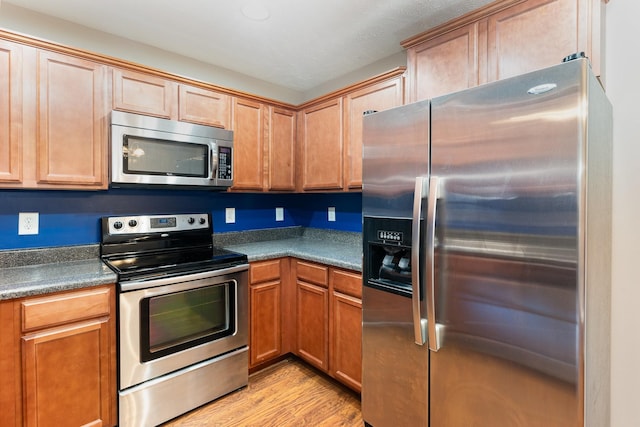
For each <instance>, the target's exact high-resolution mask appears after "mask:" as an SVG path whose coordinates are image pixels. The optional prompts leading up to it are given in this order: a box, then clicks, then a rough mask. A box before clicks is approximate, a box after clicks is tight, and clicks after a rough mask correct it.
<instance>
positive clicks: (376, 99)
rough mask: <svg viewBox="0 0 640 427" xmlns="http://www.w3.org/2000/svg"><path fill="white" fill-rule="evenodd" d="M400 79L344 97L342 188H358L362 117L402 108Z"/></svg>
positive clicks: (401, 82)
mask: <svg viewBox="0 0 640 427" xmlns="http://www.w3.org/2000/svg"><path fill="white" fill-rule="evenodd" d="M403 99H404V77H403V76H402V75H398V76H396V77H394V78H393V79H391V80H388V81H383V82H380V83H376V84H374V85H372V86H368V87H365V88H363V89H359V90H356V91H354V92H352V93H349V94H347V95H346V96H345V99H344V103H345V104H344V112H345V121H344V123H345V125H344V129H345V138H344V141H345V155H344V162H345V173H344V176H345V185H344V187H345V189H352V188H355V189H358V188H362V116H363V113H364V112H365V111H367V110H375V111H382V110H387V109H389V108H393V107H397V106H400V105H402V103H403Z"/></svg>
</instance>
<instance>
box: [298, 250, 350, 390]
mask: <svg viewBox="0 0 640 427" xmlns="http://www.w3.org/2000/svg"><path fill="white" fill-rule="evenodd" d="M293 273H294V276H295V280H296V326H297V333H296V347H295V353H296V354H297V355H298V356H299V357H301V358H302V359H303V360H305V361H307V362H309V363H310V364H312V365H313V366H315V367H317V368H319V369H321V370H323V371H325V372H327V373H328V374H330V375H331V376H332V377H334V378H335V379H337V380H339V381H340V382H342V383H343V384H345V385H347V386H349V387H350V388H352V389H353V390H355V391H358V392H360V389H361V381H362V373H361V370H362V346H361V341H362V300H361V298H362V276H361V275H360V274H359V273H356V272H352V271H347V270H342V269H338V268H334V267H329V266H326V265H322V264H316V263H310V262H306V261H300V260H295V261H294V269H293Z"/></svg>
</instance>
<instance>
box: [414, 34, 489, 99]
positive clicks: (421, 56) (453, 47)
mask: <svg viewBox="0 0 640 427" xmlns="http://www.w3.org/2000/svg"><path fill="white" fill-rule="evenodd" d="M479 29H486V25H479V24H478V23H473V24H471V25H467V26H465V27H462V28H459V29H457V30H455V31H451V32H448V33H445V34H443V35H441V36H438V37H435V38H433V39H431V40H428V41H426V42H424V43H421V44H420V45H418V46H414V47H412V48H410V49H408V50H407V64H408V69H407V74H408V81H409V85H408V86H409V87H408V88H407V89H408V98H409V102H416V101H420V100H423V99H429V98H433V97H436V96H438V95H443V94H446V93H450V92H455V91H458V90H462V89H467V88H469V87H473V86H477V85H478V83H479V73H478V70H479V67H478V65H479V64H478V62H479V60H480V55H479V53H478V39H479V34H478V33H479ZM481 36H484V37H483V38H484V39H485V40H486V31H484V32H483V33H482V35H481Z"/></svg>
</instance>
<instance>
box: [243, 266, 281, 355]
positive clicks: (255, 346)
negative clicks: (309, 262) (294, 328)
mask: <svg viewBox="0 0 640 427" xmlns="http://www.w3.org/2000/svg"><path fill="white" fill-rule="evenodd" d="M284 262H286V260H282V259H276V260H269V261H262V262H255V263H251V266H250V269H249V272H250V273H249V277H250V279H249V280H250V284H249V307H250V308H249V313H250V319H249V325H250V326H249V328H250V331H249V337H250V338H249V340H250V343H249V368H252V367H255V366H257V365H259V364H261V363H264V362H266V361H269V360H270V359H273V358H275V357H278V356H280V355H281V354H282V320H281V319H282V281H281V280H280V277H281V264H283V263H284Z"/></svg>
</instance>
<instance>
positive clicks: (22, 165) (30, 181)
mask: <svg viewBox="0 0 640 427" xmlns="http://www.w3.org/2000/svg"><path fill="white" fill-rule="evenodd" d="M0 68H1V74H2V77H0V86H1V89H2V90H1V91H0V103H1V106H0V154H1V155H0V186H1V187H5V188H56V189H58V188H69V189H105V188H107V184H108V180H107V153H108V147H107V142H108V136H109V135H108V112H109V101H108V100H109V96H108V95H109V93H108V87H109V86H108V80H107V74H108V67H107V66H105V65H102V64H99V63H97V62H93V61H88V60H85V59H81V58H76V57H73V56H69V55H64V54H60V53H55V52H50V51H47V50H42V49H36V48H33V47H30V46H25V45H21V44H18V43H13V42H9V41H4V40H0Z"/></svg>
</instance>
